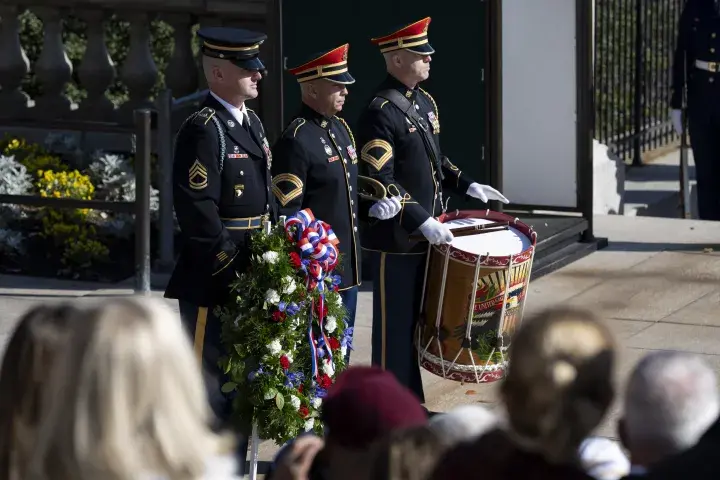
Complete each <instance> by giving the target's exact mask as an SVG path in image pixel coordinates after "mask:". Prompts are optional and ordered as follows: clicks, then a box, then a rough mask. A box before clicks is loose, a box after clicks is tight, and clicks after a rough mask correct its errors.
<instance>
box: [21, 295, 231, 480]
mask: <svg viewBox="0 0 720 480" xmlns="http://www.w3.org/2000/svg"><path fill="white" fill-rule="evenodd" d="M92 313H93V315H92V318H91V319H90V321H89V322H88V325H87V326H86V327H84V328H82V329H78V330H77V331H76V334H75V335H74V336H73V338H72V340H71V344H70V346H69V348H68V349H67V351H66V353H67V354H66V355H65V357H64V359H63V360H64V361H63V364H62V365H61V368H62V373H61V374H58V375H57V376H56V378H55V379H54V380H55V381H54V382H53V384H52V385H51V387H52V389H53V395H54V396H55V403H54V408H53V411H52V412H51V413H50V414H49V416H48V418H47V420H46V421H44V422H43V425H42V429H41V433H42V434H43V435H44V438H42V439H41V441H40V442H39V444H38V447H37V450H36V452H35V453H36V458H35V461H34V463H33V468H34V470H33V473H34V474H36V475H37V476H36V477H32V478H37V479H38V480H71V479H72V480H96V479H103V480H131V479H132V480H135V479H137V478H140V477H142V476H143V475H148V474H150V475H156V476H158V477H161V478H162V477H164V478H168V479H173V480H194V479H198V478H201V477H202V475H203V472H204V471H205V465H206V461H207V459H208V457H211V456H213V455H217V454H221V453H222V452H220V450H221V449H222V446H223V444H224V443H225V441H226V440H225V438H224V437H220V436H218V435H216V434H214V433H213V432H212V431H211V430H210V428H209V424H210V410H209V406H208V403H207V400H206V393H205V389H204V385H203V380H202V376H201V372H200V367H199V365H198V362H197V360H196V359H195V357H194V355H193V352H192V347H191V345H190V343H189V339H188V338H187V336H186V334H185V332H184V330H183V328H182V325H181V323H180V319H179V317H178V316H177V315H176V314H175V313H174V312H172V311H171V310H170V309H169V307H168V306H167V305H166V304H165V303H164V302H162V301H159V300H154V299H150V298H121V299H116V300H112V301H110V302H106V303H105V304H104V305H102V306H99V307H98V308H97V309H96V310H94V311H93V312H92ZM225 446H226V447H227V450H230V448H231V445H229V444H228V445H225Z"/></svg>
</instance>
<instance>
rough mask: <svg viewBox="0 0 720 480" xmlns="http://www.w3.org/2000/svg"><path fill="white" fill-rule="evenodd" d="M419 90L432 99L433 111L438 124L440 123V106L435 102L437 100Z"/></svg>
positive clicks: (423, 91)
mask: <svg viewBox="0 0 720 480" xmlns="http://www.w3.org/2000/svg"><path fill="white" fill-rule="evenodd" d="M418 90H420V91H421V92H422V93H423V94H424V95H425V96H426V97H428V98H429V99H430V103H432V106H433V110H434V111H435V118H437V120H438V122H439V121H440V112H438V106H437V103H436V102H435V99H434V98H433V97H432V95H430V94H429V93H428V92H427V91H425V90H423V89H422V88H420V87H418Z"/></svg>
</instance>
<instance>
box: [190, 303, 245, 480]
mask: <svg viewBox="0 0 720 480" xmlns="http://www.w3.org/2000/svg"><path fill="white" fill-rule="evenodd" d="M179 305H180V318H181V319H182V322H183V325H184V326H185V328H186V329H187V331H188V333H189V335H190V338H191V339H192V342H193V348H194V350H195V355H196V356H197V358H198V360H199V361H201V363H202V372H203V378H204V380H205V389H206V391H207V397H208V402H209V403H210V407H211V408H212V411H213V413H214V415H215V417H216V420H217V425H215V427H216V428H219V429H233V430H235V431H236V432H237V434H238V449H237V455H238V461H239V462H238V463H239V465H240V471H239V472H238V474H239V475H241V476H242V475H243V474H244V473H245V461H246V459H247V451H248V444H249V439H250V435H251V433H252V424H251V419H248V422H247V423H245V422H243V423H242V424H241V425H238V424H237V422H231V414H232V397H230V396H229V395H227V394H224V393H223V392H222V391H221V390H220V387H222V385H223V383H225V382H226V381H227V376H226V375H225V374H224V373H223V372H222V371H221V370H220V367H219V366H218V361H219V360H220V357H222V356H223V355H224V354H225V350H224V349H223V346H222V343H221V341H220V332H221V328H220V327H221V326H220V320H219V319H218V318H217V317H215V315H213V313H212V310H213V308H212V307H202V306H199V305H193V304H191V303H188V302H184V301H182V300H181V301H180V302H179Z"/></svg>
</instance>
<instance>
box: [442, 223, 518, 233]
mask: <svg viewBox="0 0 720 480" xmlns="http://www.w3.org/2000/svg"><path fill="white" fill-rule="evenodd" d="M508 225H510V222H494V223H484V224H481V225H471V226H469V227H460V228H455V229H453V231H452V232H453V235H456V234H458V233H459V234H462V233H463V232H477V231H480V230H487V229H489V228H496V227H506V226H508Z"/></svg>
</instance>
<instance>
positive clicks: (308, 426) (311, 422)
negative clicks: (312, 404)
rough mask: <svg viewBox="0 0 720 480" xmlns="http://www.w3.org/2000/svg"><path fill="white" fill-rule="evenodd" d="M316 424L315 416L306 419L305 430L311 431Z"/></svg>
mask: <svg viewBox="0 0 720 480" xmlns="http://www.w3.org/2000/svg"><path fill="white" fill-rule="evenodd" d="M314 426H315V419H314V418H308V419H307V420H305V431H306V432H309V431H310V430H312V429H313V427H314Z"/></svg>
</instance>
